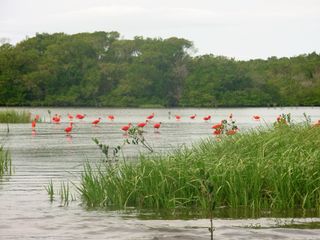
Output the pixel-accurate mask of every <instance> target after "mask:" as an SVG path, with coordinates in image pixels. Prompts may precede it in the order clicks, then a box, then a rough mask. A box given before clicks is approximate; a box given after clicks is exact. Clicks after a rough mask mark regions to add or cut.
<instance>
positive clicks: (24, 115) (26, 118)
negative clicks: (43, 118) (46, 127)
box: [0, 110, 31, 123]
mask: <svg viewBox="0 0 320 240" xmlns="http://www.w3.org/2000/svg"><path fill="white" fill-rule="evenodd" d="M30 122H31V114H30V112H27V111H16V110H4V111H0V123H30Z"/></svg>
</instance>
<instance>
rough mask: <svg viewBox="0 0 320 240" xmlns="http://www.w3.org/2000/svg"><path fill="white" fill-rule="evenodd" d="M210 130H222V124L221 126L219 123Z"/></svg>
mask: <svg viewBox="0 0 320 240" xmlns="http://www.w3.org/2000/svg"><path fill="white" fill-rule="evenodd" d="M211 128H214V129H220V128H222V124H221V123H218V124H216V125H213V126H212V127H211Z"/></svg>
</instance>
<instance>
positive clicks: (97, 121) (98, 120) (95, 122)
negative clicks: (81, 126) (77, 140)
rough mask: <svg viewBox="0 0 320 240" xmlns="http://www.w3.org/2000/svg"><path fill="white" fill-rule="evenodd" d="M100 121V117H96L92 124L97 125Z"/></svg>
mask: <svg viewBox="0 0 320 240" xmlns="http://www.w3.org/2000/svg"><path fill="white" fill-rule="evenodd" d="M100 121H101V117H99V118H98V119H96V120H94V121H92V125H94V126H97V124H98V123H99V122H100Z"/></svg>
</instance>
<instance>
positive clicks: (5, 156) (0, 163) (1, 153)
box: [0, 146, 12, 177]
mask: <svg viewBox="0 0 320 240" xmlns="http://www.w3.org/2000/svg"><path fill="white" fill-rule="evenodd" d="M11 174H12V164H11V156H10V153H9V151H8V150H5V149H4V148H3V146H0V177H2V176H4V175H11Z"/></svg>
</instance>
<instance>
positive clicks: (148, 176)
mask: <svg viewBox="0 0 320 240" xmlns="http://www.w3.org/2000/svg"><path fill="white" fill-rule="evenodd" d="M220 139H221V141H219V142H218V141H216V140H215V138H210V139H207V140H205V141H202V142H201V143H199V144H197V145H194V146H192V147H190V148H183V149H180V150H178V151H176V152H174V153H171V154H168V155H166V156H164V155H160V156H153V157H146V156H140V157H139V159H138V161H137V162H135V163H131V164H129V163H122V164H117V165H113V166H112V165H111V166H110V165H101V166H99V167H97V168H96V167H92V166H90V164H87V165H86V166H85V170H84V173H83V175H82V179H81V185H80V186H79V190H80V193H81V196H82V200H83V202H84V203H85V204H86V205H87V206H88V207H102V208H118V209H124V208H127V207H134V208H136V209H150V210H169V211H171V212H172V213H174V212H175V211H177V210H178V209H181V210H184V209H186V210H199V209H200V210H206V209H209V210H210V209H212V205H214V206H215V207H230V208H239V207H249V208H252V209H255V210H259V209H281V210H282V209H295V208H299V209H318V210H319V208H320V171H319V169H320V148H319V146H320V127H312V126H309V125H304V126H302V125H300V126H297V125H295V126H283V127H275V128H273V129H269V130H265V129H258V130H252V131H249V132H247V133H242V134H235V135H232V136H225V137H222V138H220ZM204 189H205V191H204ZM208 194H209V195H208Z"/></svg>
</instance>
